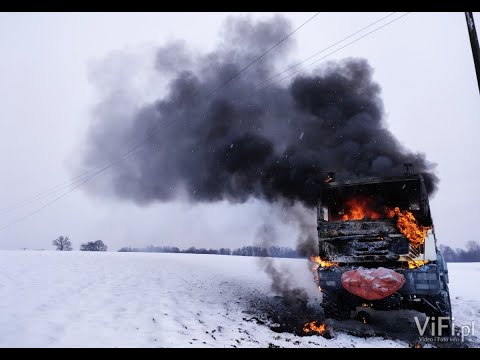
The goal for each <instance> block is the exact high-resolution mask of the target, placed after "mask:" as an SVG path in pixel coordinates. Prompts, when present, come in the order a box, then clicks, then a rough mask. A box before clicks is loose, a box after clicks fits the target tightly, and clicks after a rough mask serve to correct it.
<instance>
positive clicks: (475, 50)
mask: <svg viewBox="0 0 480 360" xmlns="http://www.w3.org/2000/svg"><path fill="white" fill-rule="evenodd" d="M465 17H466V18H467V28H468V34H469V35H470V44H471V45H472V54H473V62H474V63H475V71H476V73H477V82H478V90H479V91H480V47H479V46H478V37H477V31H476V30H475V22H474V21H473V14H472V13H471V12H465Z"/></svg>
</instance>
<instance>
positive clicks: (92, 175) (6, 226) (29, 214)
mask: <svg viewBox="0 0 480 360" xmlns="http://www.w3.org/2000/svg"><path fill="white" fill-rule="evenodd" d="M129 154H131V155H130V157H133V156H134V155H135V153H133V154H132V153H131V152H130V153H129ZM127 158H128V157H122V158H119V159H117V161H116V162H114V163H112V164H109V165H107V166H105V167H103V168H102V169H100V170H98V171H97V172H95V173H93V174H91V175H90V176H88V177H87V178H86V179H84V180H83V181H82V182H80V183H79V184H78V185H77V186H75V187H73V188H71V189H70V190H68V191H66V192H64V193H63V194H62V195H60V196H57V197H56V198H55V199H53V200H52V201H50V202H48V203H46V204H45V205H42V206H41V207H39V208H37V209H35V210H34V211H32V212H31V213H28V214H27V215H25V216H23V217H21V218H19V219H16V220H14V221H12V222H11V223H9V224H7V225H5V226H3V227H1V228H0V231H2V230H4V229H6V228H8V227H10V226H12V225H14V224H16V223H18V222H20V221H22V220H25V219H26V218H29V217H30V216H32V215H34V214H36V213H38V212H39V211H41V210H43V209H45V208H46V207H48V206H50V205H52V204H53V203H55V202H56V201H58V200H60V199H61V198H63V197H65V196H67V195H68V194H70V193H71V192H72V191H74V190H75V189H77V188H79V187H80V186H82V185H83V184H85V183H86V182H88V181H90V180H91V179H93V178H94V177H95V176H97V175H99V174H100V173H102V172H104V171H105V170H107V169H109V168H110V167H112V166H113V165H115V164H117V163H119V162H121V161H122V160H125V159H127Z"/></svg>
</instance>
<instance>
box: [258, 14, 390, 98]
mask: <svg viewBox="0 0 480 360" xmlns="http://www.w3.org/2000/svg"><path fill="white" fill-rule="evenodd" d="M394 14H396V12H392V13H390V14H388V15H387V16H384V17H382V18H381V19H378V20H377V21H375V22H373V23H371V24H370V25H367V26H365V27H363V28H361V29H360V30H357V31H355V32H354V33H353V34H351V35H348V36H347V37H344V38H343V39H342V40H339V41H337V42H336V43H334V44H332V45H330V46H328V47H326V48H325V49H323V50H320V51H319V52H317V53H315V54H313V55H312V56H310V57H308V58H306V59H305V60H302V61H300V62H299V63H296V64H295V65H293V66H290V67H289V68H287V69H285V70H283V71H282V72H279V73H278V74H276V75H273V76H271V77H269V78H268V79H267V80H265V81H263V82H261V83H260V84H257V85H255V87H254V89H256V88H258V87H260V86H262V85H263V84H265V83H267V82H269V81H270V80H273V79H275V78H276V77H278V76H280V75H282V74H284V73H286V72H287V71H289V70H292V69H293V68H296V67H297V66H298V65H301V64H303V63H304V62H306V61H308V60H310V59H312V58H314V57H315V56H317V55H320V54H322V53H324V52H325V51H327V50H328V49H331V48H332V47H334V46H336V45H338V44H340V43H342V42H344V41H345V40H347V39H350V38H351V37H353V36H355V35H357V34H359V33H361V32H362V31H364V30H366V29H368V28H370V27H372V26H373V25H376V24H378V23H379V22H381V21H383V20H385V19H386V18H389V17H390V16H392V15H394Z"/></svg>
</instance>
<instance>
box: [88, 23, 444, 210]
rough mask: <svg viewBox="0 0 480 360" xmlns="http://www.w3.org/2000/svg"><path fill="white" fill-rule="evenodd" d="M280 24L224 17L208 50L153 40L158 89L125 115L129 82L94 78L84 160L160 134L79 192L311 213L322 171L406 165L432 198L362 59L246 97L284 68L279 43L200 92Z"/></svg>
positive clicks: (285, 51) (420, 163)
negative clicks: (388, 121)
mask: <svg viewBox="0 0 480 360" xmlns="http://www.w3.org/2000/svg"><path fill="white" fill-rule="evenodd" d="M291 30H292V28H291V25H290V24H289V22H288V21H287V20H286V19H284V18H282V17H279V16H276V17H273V18H271V19H269V20H261V21H253V20H251V19H250V18H249V17H234V18H229V19H228V21H227V22H226V25H225V26H224V28H223V31H222V33H221V34H222V37H221V41H220V42H219V44H218V46H217V47H216V48H215V49H214V50H213V51H211V52H209V53H207V54H198V53H197V52H194V51H190V50H189V49H188V47H187V45H186V44H185V43H183V42H176V43H169V44H167V45H165V46H163V47H162V48H160V49H158V51H157V53H156V58H155V59H154V60H155V66H154V68H155V72H156V73H155V76H156V77H157V78H158V79H164V80H165V79H167V80H168V81H167V85H166V88H165V89H163V90H159V93H158V96H154V97H155V100H153V101H151V100H149V101H145V103H144V104H141V106H137V108H135V109H134V110H131V109H130V110H129V111H128V112H122V111H121V109H123V108H124V107H125V103H128V96H126V95H125V94H126V93H128V89H124V88H123V89H122V88H121V85H120V84H119V83H118V82H116V81H112V82H111V84H110V87H109V86H108V84H104V83H102V86H101V89H100V90H101V91H102V94H103V100H102V101H101V102H100V103H99V104H98V106H97V108H96V111H95V112H94V121H93V122H92V124H91V127H90V130H89V134H88V146H87V150H86V153H85V157H84V165H85V166H87V167H88V166H94V165H97V164H98V163H101V162H102V161H108V160H110V159H111V158H112V155H113V154H121V153H123V152H125V151H126V150H127V149H128V147H126V144H128V143H132V142H135V141H138V140H141V139H144V138H146V137H147V136H149V135H150V134H151V133H152V132H153V131H155V130H156V129H158V128H161V129H162V130H161V131H160V132H159V133H158V134H157V135H156V136H155V137H154V138H152V139H151V140H150V141H149V142H148V144H147V145H146V146H145V147H144V148H143V149H142V150H141V151H139V152H138V154H136V155H135V156H133V157H132V158H131V159H129V160H127V161H125V162H124V163H122V164H121V165H118V166H114V167H113V168H111V169H109V171H108V173H106V174H105V176H104V179H103V186H100V187H99V185H98V184H96V185H95V186H93V185H92V186H91V187H90V190H92V191H97V192H105V189H107V188H109V189H112V191H113V193H114V194H115V196H116V197H118V198H121V199H125V200H132V201H135V202H136V203H139V204H149V203H152V202H156V201H169V200H172V199H174V198H176V197H178V196H185V195H186V196H187V197H188V199H190V200H191V201H194V202H214V201H220V200H224V199H226V200H228V201H231V202H236V203H238V202H240V203H241V202H245V201H246V200H248V199H249V198H251V197H254V198H258V199H262V200H265V201H267V202H270V203H274V202H277V201H281V202H285V201H286V202H287V203H288V202H290V203H291V204H293V203H294V202H299V203H301V204H303V205H304V206H305V207H307V208H310V207H312V206H313V205H314V204H315V202H316V194H317V188H318V184H319V183H320V182H322V179H324V178H325V176H326V173H327V172H328V171H335V172H336V174H337V179H341V178H356V177H363V176H384V175H394V174H401V173H402V171H403V167H402V164H403V163H405V162H412V163H414V165H415V169H416V171H417V172H420V173H422V174H423V175H424V176H425V180H426V186H427V190H428V191H429V193H433V192H434V191H435V189H436V186H437V182H438V178H437V176H436V175H435V173H434V171H433V170H434V166H435V165H434V164H432V163H430V162H429V161H427V160H426V158H425V155H423V154H419V153H414V152H412V151H409V150H407V149H405V148H404V147H403V146H402V145H401V144H400V143H399V141H398V140H397V139H396V138H395V137H394V135H393V134H392V133H391V132H390V131H389V130H388V129H387V128H386V126H385V122H384V109H383V103H382V100H381V98H380V92H381V91H380V90H381V89H380V86H379V85H378V84H377V83H376V82H375V81H374V80H373V69H372V67H371V66H370V65H369V64H368V62H367V60H365V59H357V58H348V59H345V60H343V61H339V62H328V63H325V64H323V65H322V66H320V67H318V68H316V69H314V70H313V72H312V73H310V74H304V75H298V76H296V77H295V78H293V80H292V81H291V82H290V83H287V84H283V83H279V84H276V85H273V86H271V87H269V88H268V89H266V90H264V91H258V92H256V93H254V92H253V89H255V86H256V85H257V84H259V83H261V82H263V81H264V80H265V79H268V78H269V77H271V76H273V75H275V74H277V73H278V72H279V70H280V71H281V70H282V69H283V67H281V65H282V64H285V59H287V58H288V55H289V52H290V51H291V50H292V48H293V45H294V44H293V40H290V39H289V40H287V41H286V42H285V43H283V44H282V45H281V46H279V47H278V48H276V49H275V50H274V51H272V52H270V53H269V54H268V55H267V56H266V57H264V58H263V59H262V60H261V61H259V62H258V63H256V64H254V65H253V66H252V67H251V68H249V69H248V70H247V71H246V72H244V73H242V74H241V75H240V76H238V77H237V78H236V79H235V80H233V81H232V82H231V83H229V84H228V85H226V86H225V87H224V88H222V89H221V90H219V91H217V92H216V93H215V94H213V95H212V96H211V97H209V98H207V99H205V96H206V95H207V94H209V93H211V92H212V90H214V89H216V88H217V87H218V86H219V85H221V84H223V83H225V81H226V80H228V79H229V78H230V77H231V76H233V75H234V74H235V73H237V72H238V71H240V70H241V69H242V68H243V67H244V66H245V65H246V64H248V63H250V62H251V61H252V60H253V59H255V58H256V57H258V55H259V54H261V53H262V52H263V51H265V50H266V49H268V48H269V47H270V46H271V45H272V44H274V43H275V42H276V41H278V39H281V38H283V37H284V36H286V35H287V34H288V33H289V32H290V31H291ZM152 60H153V59H152ZM105 71H107V72H108V71H119V72H120V71H124V69H121V68H120V69H118V66H117V67H114V68H113V69H108V68H106V69H105ZM110 77H111V78H114V76H110ZM252 94H253V95H252ZM102 177H103V176H102Z"/></svg>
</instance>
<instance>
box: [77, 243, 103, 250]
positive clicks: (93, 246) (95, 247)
mask: <svg viewBox="0 0 480 360" xmlns="http://www.w3.org/2000/svg"><path fill="white" fill-rule="evenodd" d="M80 251H107V245H105V244H104V243H103V241H102V240H97V241H89V242H87V243H86V244H82V245H80Z"/></svg>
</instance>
